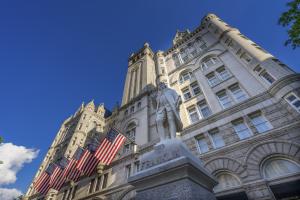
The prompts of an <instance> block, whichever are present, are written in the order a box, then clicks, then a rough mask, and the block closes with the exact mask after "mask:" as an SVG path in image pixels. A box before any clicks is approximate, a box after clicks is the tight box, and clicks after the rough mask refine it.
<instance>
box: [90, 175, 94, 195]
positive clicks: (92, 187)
mask: <svg viewBox="0 0 300 200" xmlns="http://www.w3.org/2000/svg"><path fill="white" fill-rule="evenodd" d="M94 185H95V179H94V178H93V179H92V180H91V183H90V187H89V193H92V192H93V190H94Z"/></svg>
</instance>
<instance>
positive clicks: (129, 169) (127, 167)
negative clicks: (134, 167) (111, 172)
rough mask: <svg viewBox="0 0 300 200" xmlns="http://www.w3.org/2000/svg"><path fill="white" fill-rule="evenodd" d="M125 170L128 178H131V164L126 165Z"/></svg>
mask: <svg viewBox="0 0 300 200" xmlns="http://www.w3.org/2000/svg"><path fill="white" fill-rule="evenodd" d="M125 170H126V172H125V173H126V178H129V176H130V175H131V164H129V165H126V167H125Z"/></svg>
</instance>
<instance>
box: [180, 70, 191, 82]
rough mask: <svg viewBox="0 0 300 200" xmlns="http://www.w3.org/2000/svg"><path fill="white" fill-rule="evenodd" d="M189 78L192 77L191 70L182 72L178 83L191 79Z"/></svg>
mask: <svg viewBox="0 0 300 200" xmlns="http://www.w3.org/2000/svg"><path fill="white" fill-rule="evenodd" d="M191 78H192V73H191V72H183V73H182V74H181V75H180V78H179V83H180V84H183V83H184V82H185V81H188V80H191Z"/></svg>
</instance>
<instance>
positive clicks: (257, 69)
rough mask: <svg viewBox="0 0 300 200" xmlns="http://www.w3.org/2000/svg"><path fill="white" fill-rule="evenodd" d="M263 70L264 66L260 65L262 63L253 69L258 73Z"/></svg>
mask: <svg viewBox="0 0 300 200" xmlns="http://www.w3.org/2000/svg"><path fill="white" fill-rule="evenodd" d="M261 70H262V68H261V67H260V65H257V66H256V67H255V68H254V69H253V71H255V72H257V73H259V72H260V71H261Z"/></svg>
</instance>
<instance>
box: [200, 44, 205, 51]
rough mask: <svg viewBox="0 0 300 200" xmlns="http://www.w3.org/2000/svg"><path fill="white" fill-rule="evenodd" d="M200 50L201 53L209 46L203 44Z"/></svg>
mask: <svg viewBox="0 0 300 200" xmlns="http://www.w3.org/2000/svg"><path fill="white" fill-rule="evenodd" d="M199 48H200V50H201V51H203V50H204V49H206V48H207V45H206V44H205V43H203V44H201V45H200V47H199Z"/></svg>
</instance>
